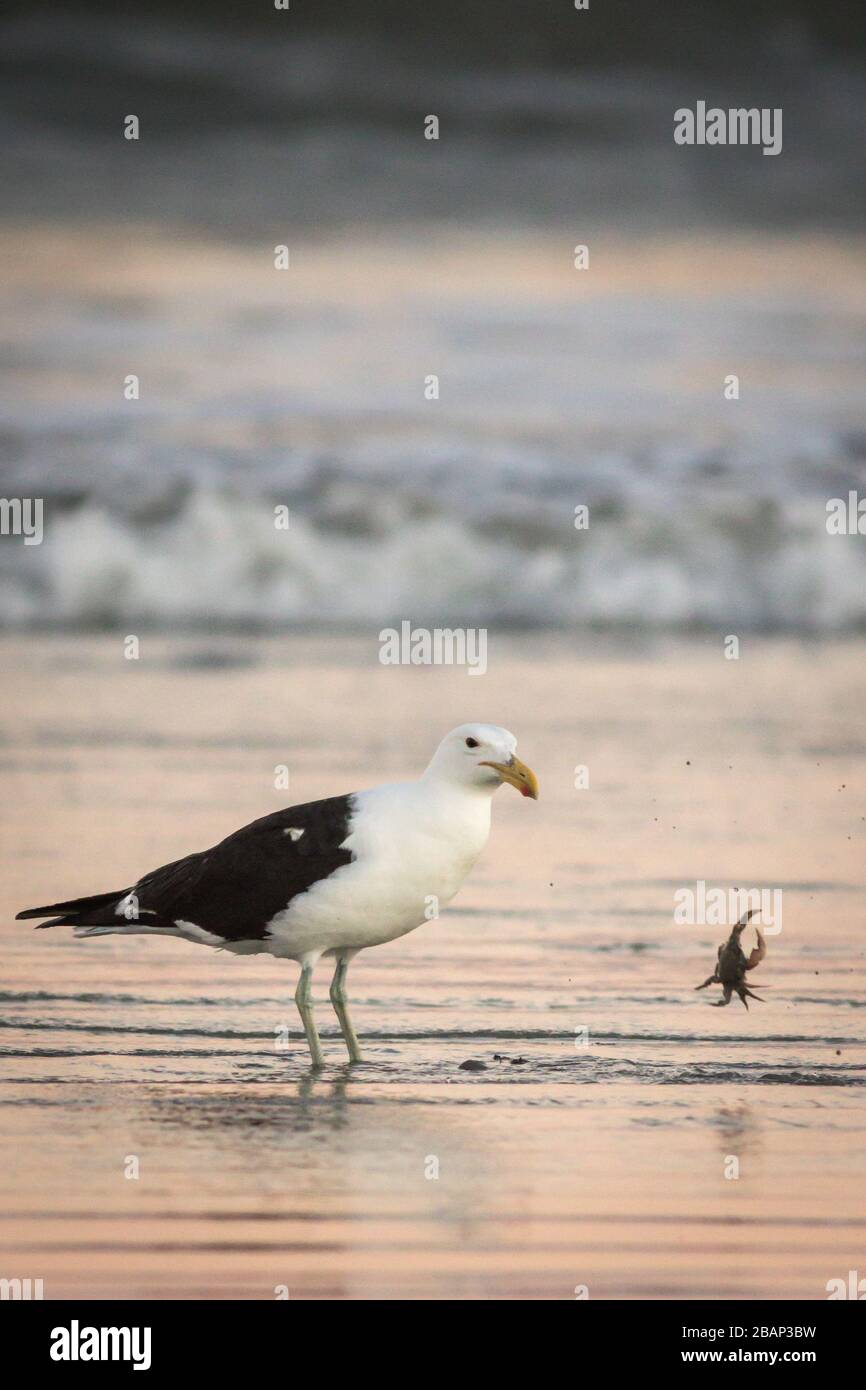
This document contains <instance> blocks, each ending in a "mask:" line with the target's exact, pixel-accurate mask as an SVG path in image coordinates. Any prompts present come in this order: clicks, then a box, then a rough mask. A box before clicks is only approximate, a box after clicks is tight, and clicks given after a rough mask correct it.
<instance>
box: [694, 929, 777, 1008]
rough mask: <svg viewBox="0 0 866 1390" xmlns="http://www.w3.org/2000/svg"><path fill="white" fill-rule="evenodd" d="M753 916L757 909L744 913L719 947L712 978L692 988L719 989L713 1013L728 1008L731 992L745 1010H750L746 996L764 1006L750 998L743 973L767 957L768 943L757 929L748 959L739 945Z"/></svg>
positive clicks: (757, 997)
mask: <svg viewBox="0 0 866 1390" xmlns="http://www.w3.org/2000/svg"><path fill="white" fill-rule="evenodd" d="M756 912H757V909H753V910H752V911H750V912H744V913H743V915H742V917H741V918H740V920H739V922H738V923H737V925H736V926H735V927H734V929H733V931H732V932H731V934H730V936H729V937H728V939H727V941H723V942H722V944H721V946H720V947H719V958H718V961H717V962H716V968H715V970H714V971H713V973H712V975H710V976H709V977H708V978H707V979H706V980H704V983H703V984H702V985H695V989H706V987H707V985H721V986H722V994H723V998H721V999H717V1000H716V1002H715V1004H713V1005H712V1006H711V1007H712V1008H714V1009H723V1008H724V1007H725V1005H726V1004H730V1002H731V995H732V994H733V992H734V990H736V992H737V994H738V995H739V997H740V998H741V999H742V1001H743V1004H744V1005H745V1007H746V1008H747V1009H748V1007H749V1006H748V1004H747V1003H746V995H748V996H749V998H750V999H757V1000H758V1003H759V1004H763V1003H764V1002H765V1001H764V1000H763V999H762V998H761V996H760V995H759V994H753V993H752V991H751V990H750V989H749V987H748V985H747V984H746V971H747V970H754V968H755V966H756V965H760V963H761V961H762V960H763V959H764V956H765V955H766V954H767V943H766V941H765V940H764V938H763V936H762V935H761V929H760V927H758V926H756V927H755V933H756V935H757V938H758V944H757V946H756V947H755V948H754V950H753V951H751V952H750V954H749V955H748V956H747V955H746V953H745V951H744V950H743V948H742V946H741V945H740V937H741V936H742V934H743V932H744V931H745V929H746V927H747V926H748V924H749V919H750V918H751V917H754V916H755V914H756Z"/></svg>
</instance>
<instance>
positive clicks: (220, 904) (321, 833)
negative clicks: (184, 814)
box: [18, 796, 354, 941]
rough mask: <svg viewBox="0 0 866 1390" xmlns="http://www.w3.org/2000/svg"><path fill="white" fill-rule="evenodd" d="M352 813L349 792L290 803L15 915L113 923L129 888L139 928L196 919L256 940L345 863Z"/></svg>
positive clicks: (65, 922) (57, 922) (228, 936)
mask: <svg viewBox="0 0 866 1390" xmlns="http://www.w3.org/2000/svg"><path fill="white" fill-rule="evenodd" d="M353 813H354V798H353V797H352V796H332V797H328V798H327V799H325V800H324V801H308V802H306V803H305V804H304V805H303V806H289V807H287V808H286V810H284V811H275V812H274V813H273V815H270V816H263V817H262V818H261V820H255V821H252V822H251V824H249V825H245V826H244V827H243V829H241V830H236V831H235V833H234V834H233V835H229V836H228V838H227V839H225V840H222V841H221V842H220V843H219V844H218V845H214V847H213V849H207V850H203V851H202V852H201V853H200V854H188V855H187V856H186V858H185V859H176V860H175V861H174V862H173V863H171V864H164V865H163V866H162V868H160V869H154V871H153V873H149V874H145V875H144V877H143V878H140V879H139V881H138V883H136V884H134V886H133V887H132V889H123V890H122V891H120V892H117V893H100V894H97V895H96V896H95V897H90V898H78V899H76V900H74V901H71V902H68V903H55V904H53V906H51V907H46V908H30V909H29V910H28V911H26V912H20V913H19V914H18V916H19V917H28V916H29V917H36V916H47V915H48V914H49V913H50V912H55V911H58V910H60V911H64V912H65V913H66V914H67V915H65V916H63V917H58V918H55V919H54V920H53V921H51V922H44V923H41V925H42V926H48V927H54V926H85V927H90V926H109V925H111V926H117V925H118V921H119V920H120V921H122V919H119V918H118V915H117V910H116V909H117V906H118V904H119V903H120V902H121V901H122V900H123V898H124V897H125V896H126V894H127V893H129V892H131V893H133V894H134V895H135V900H134V902H133V903H132V904H131V905H130V909H129V911H128V912H127V913H126V916H127V917H128V920H130V921H135V920H140V921H141V923H142V925H143V926H148V925H149V926H154V927H156V926H158V927H170V926H173V925H174V923H175V922H179V921H180V922H194V923H195V924H196V925H197V926H199V927H204V929H205V930H206V931H209V932H213V933H214V935H216V936H221V937H223V938H224V939H225V940H226V941H244V940H261V939H262V938H263V937H264V936H265V935H266V928H267V924H268V922H270V921H271V919H272V918H273V917H274V916H275V915H276V914H277V913H278V912H282V911H283V909H284V908H286V907H288V905H289V903H290V902H291V901H292V899H293V898H295V897H297V896H298V894H299V893H304V892H306V890H307V889H308V888H311V887H312V885H313V884H314V883H317V882H318V880H319V879H322V878H327V877H328V876H329V874H332V873H333V872H334V870H335V869H339V868H340V867H341V866H342V865H343V864H349V863H350V862H351V860H352V858H353V856H352V852H351V850H348V849H344V848H343V842H344V841H345V839H346V837H347V836H348V834H349V830H350V823H351V820H352V815H353ZM297 832H300V834H298V833H297Z"/></svg>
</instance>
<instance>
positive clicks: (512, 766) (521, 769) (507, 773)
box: [480, 758, 538, 801]
mask: <svg viewBox="0 0 866 1390" xmlns="http://www.w3.org/2000/svg"><path fill="white" fill-rule="evenodd" d="M480 766H481V767H492V768H493V769H494V771H496V772H498V773H499V776H500V777H501V778H502V780H503V782H508V784H509V786H512V787H516V788H517V790H518V791H519V792H520V795H521V796H531V797H532V800H533V801H537V800H538V778H537V777H536V775H535V773H534V772H533V771H532V768H531V767H527V766H526V763H522V762H521V761H520V759H519V758H512V759H511V761H510V762H507V763H487V762H484V763H481V764H480Z"/></svg>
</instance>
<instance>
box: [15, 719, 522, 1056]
mask: <svg viewBox="0 0 866 1390" xmlns="http://www.w3.org/2000/svg"><path fill="white" fill-rule="evenodd" d="M516 746H517V741H516V739H515V738H514V735H513V734H510V733H509V732H508V731H507V729H500V728H497V727H496V725H494V724H463V725H461V726H460V728H458V729H454V730H452V732H451V733H450V734H448V735H446V737H445V738H444V739H443V740H442V742H441V743H440V745H439V747H438V748H437V749H436V752H435V753H434V755H433V758H432V760H431V762H430V764H429V766H428V767H427V769H426V770H425V771H424V773H423V774H422V775H421V777H420V778H419V779H418V781H416V782H398V783H394V784H391V785H388V786H383V787H375V788H374V789H373V790H372V791H364V792H357V793H350V794H348V795H346V796H333V797H329V798H328V799H327V800H324V801H309V802H306V803H305V804H304V805H302V806H290V807H288V809H286V810H284V811H277V812H275V814H274V815H270V816H264V817H263V818H262V819H261V820H257V821H253V822H252V824H250V825H247V826H244V828H243V829H242V830H238V831H236V832H235V834H234V835H230V836H229V837H228V838H227V839H225V840H223V841H222V842H221V843H220V844H218V845H216V846H215V847H214V848H213V849H209V850H204V851H202V852H201V853H199V854H190V855H188V856H187V857H186V858H185V859H178V860H176V861H175V862H174V863H172V864H166V865H164V867H163V868H161V869H156V870H155V871H154V872H153V873H150V874H145V876H144V877H143V878H141V879H139V881H138V883H136V884H134V885H133V887H132V888H122V889H116V890H115V891H113V892H110V893H98V894H96V895H95V896H93V897H88V898H78V899H75V900H74V901H70V902H61V903H54V904H53V905H52V906H47V907H34V908H28V909H27V911H25V912H19V914H18V916H19V918H32V917H47V916H50V915H51V914H52V913H59V914H60V915H59V916H57V917H55V918H54V919H53V920H52V921H50V922H42V923H40V926H44V927H55V926H73V927H75V928H76V935H77V936H103V935H108V934H111V933H122V934H124V935H132V934H136V933H147V934H149V935H158V936H159V935H161V936H180V937H183V938H185V939H186V940H188V941H196V942H200V943H201V944H203V945H207V946H216V947H220V948H222V949H224V950H228V951H233V952H235V953H238V954H248V953H253V952H260V951H264V952H268V953H270V954H271V955H273V956H285V957H287V958H289V959H290V960H296V961H299V962H300V966H301V976H300V980H299V982H298V988H297V992H296V994H295V1001H296V1003H297V1006H298V1011H299V1012H300V1015H301V1021H302V1022H303V1025H304V1032H305V1033H306V1037H307V1042H308V1044H309V1048H310V1055H311V1057H312V1060H313V1065H314V1066H321V1065H322V1064H323V1062H324V1058H323V1056H322V1049H321V1046H320V1044H319V1035H318V1032H317V1030H316V1022H315V1018H314V1016H313V1006H312V999H311V994H310V983H311V979H312V973H313V969H314V967H315V965H316V962H317V961H318V960H319V958H320V956H333V957H334V958H335V960H336V970H335V972H334V978H333V981H332V984H331V1002H332V1003H333V1005H334V1009H335V1012H336V1014H337V1019H338V1021H339V1024H340V1029H341V1031H342V1034H343V1037H344V1038H345V1041H346V1046H347V1047H348V1049H349V1057H350V1059H351V1060H352V1061H353V1062H357V1061H360V1060H361V1053H360V1049H359V1047H358V1039H357V1037H356V1035H355V1030H354V1028H353V1027H352V1022H351V1019H350V1018H349V1010H348V1005H347V999H346V990H345V983H346V970H347V967H348V963H349V961H350V960H351V959H352V957H353V956H354V955H356V954H357V952H358V951H361V950H364V948H365V947H367V946H377V945H380V944H381V943H382V942H385V941H393V940H394V939H395V938H396V937H398V936H404V935H405V934H406V932H410V931H412V930H414V928H415V927H418V926H421V924H422V923H423V922H425V921H427V920H429V919H430V918H431V917H435V916H436V914H437V913H438V910H439V908H440V907H441V906H443V905H444V904H445V903H447V902H449V901H450V899H451V898H453V896H454V894H455V893H456V892H457V890H458V888H459V887H460V885H461V884H462V882H463V880H464V878H465V877H466V875H467V874H468V872H469V870H470V869H471V868H472V865H473V864H474V863H475V861H476V859H477V858H478V856H479V854H480V853H481V851H482V849H483V848H484V846H485V844H486V843H487V837H488V835H489V833H490V803H491V797H492V794H493V792H495V791H496V789H497V787H498V786H500V784H501V783H502V782H508V783H510V784H511V786H513V787H516V788H517V789H518V790H519V791H520V792H522V794H523V795H524V796H531V797H533V798H536V797H537V796H538V783H537V782H536V780H535V775H534V773H533V772H531V771H530V769H529V768H528V767H526V766H525V764H524V763H522V762H520V760H519V758H517V757H516V756H515V748H516Z"/></svg>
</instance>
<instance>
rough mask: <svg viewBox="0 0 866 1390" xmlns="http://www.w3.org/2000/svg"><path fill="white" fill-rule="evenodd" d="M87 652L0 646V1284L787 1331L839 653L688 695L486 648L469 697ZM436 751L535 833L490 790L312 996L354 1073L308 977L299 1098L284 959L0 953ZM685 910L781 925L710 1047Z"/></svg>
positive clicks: (203, 640)
mask: <svg viewBox="0 0 866 1390" xmlns="http://www.w3.org/2000/svg"><path fill="white" fill-rule="evenodd" d="M123 635H124V634H123V633H121V631H120V630H118V631H117V632H106V633H103V634H100V635H93V634H91V635H74V636H73V635H62V634H54V635H49V634H44V635H42V636H39V635H36V636H26V637H25V636H23V635H18V636H14V637H13V636H6V637H4V638H3V639H2V641H0V648H2V659H3V662H4V668H5V670H6V671H7V673H8V675H7V680H6V688H5V699H4V708H3V715H2V736H3V750H2V752H3V764H4V770H5V781H6V787H7V795H6V797H5V798H4V803H3V807H2V834H3V844H4V850H5V854H4V859H5V863H6V872H5V874H4V879H3V883H2V889H0V892H2V916H0V932H2V950H3V958H4V982H3V987H2V992H0V998H2V1008H0V1054H2V1058H0V1153H2V1162H0V1171H2V1178H0V1184H2V1196H0V1210H2V1217H0V1275H2V1276H4V1277H9V1278H12V1277H20V1278H25V1277H29V1278H33V1279H36V1278H41V1279H42V1280H43V1281H44V1296H45V1297H46V1298H62V1297H84V1298H100V1297H103V1298H104V1297H119V1298H130V1299H131V1298H217V1299H229V1298H248V1299H272V1298H275V1297H277V1298H279V1297H289V1298H302V1299H316V1298H345V1297H350V1298H361V1299H366V1298H379V1297H384V1298H430V1299H477V1298H497V1299H498V1298H503V1299H525V1298H530V1299H531V1298H553V1299H559V1298H567V1299H568V1298H584V1297H589V1298H590V1299H593V1298H624V1299H628V1298H659V1299H667V1298H701V1299H738V1298H771V1299H788V1298H805V1299H821V1298H826V1297H827V1284H828V1281H829V1280H831V1279H834V1278H843V1279H844V1278H847V1275H848V1271H849V1269H852V1268H853V1269H856V1268H858V1267H859V1268H862V1261H863V1249H864V1234H866V1218H864V1216H863V1212H864V1196H866V1191H864V1189H866V1180H864V1176H863V1171H862V1162H861V1161H860V1155H861V1154H862V1147H863V1135H864V1129H866V1111H864V1097H866V1091H864V1079H866V1047H864V1039H863V1027H862V1019H863V1008H864V1004H866V976H864V925H866V924H864V917H866V902H864V894H863V890H862V887H861V886H860V880H861V878H862V856H863V839H864V832H866V820H864V815H863V811H864V807H863V799H862V786H863V770H864V759H866V744H864V742H863V737H862V709H863V702H864V695H866V688H864V687H866V667H864V662H863V646H862V641H861V640H860V639H857V638H850V639H847V640H835V641H823V642H819V641H814V642H801V641H794V640H790V639H786V638H783V637H776V638H772V637H769V636H764V635H759V634H753V635H750V636H748V637H746V638H744V640H743V641H742V644H741V649H740V656H739V659H738V660H736V661H730V660H726V659H725V657H724V646H723V640H722V637H721V635H716V634H713V633H704V634H701V635H692V636H685V635H681V636H679V637H672V636H660V637H657V638H656V637H652V636H650V635H648V634H647V633H645V632H644V633H634V634H632V635H631V636H621V637H619V638H611V637H607V638H602V637H601V636H600V635H598V634H592V633H589V632H586V631H582V632H581V631H577V632H571V633H568V634H564V633H559V634H545V633H539V632H536V633H524V634H521V633H520V632H516V631H512V632H497V631H496V630H493V631H491V633H490V637H489V649H488V670H487V672H486V674H485V675H484V676H483V678H481V677H478V678H473V677H470V676H469V675H468V672H467V671H466V670H465V669H454V668H451V669H448V668H441V667H440V668H412V667H391V666H383V665H381V663H380V662H379V660H378V651H379V648H378V642H377V633H376V632H375V631H373V630H372V629H371V631H370V633H369V635H368V636H364V635H363V634H362V633H356V634H354V635H351V636H348V635H343V636H340V635H338V634H333V635H331V636H329V637H310V636H304V635H299V634H290V633H285V634H283V635H270V636H267V637H264V636H262V637H256V636H247V637H243V636H241V635H227V634H223V635H222V636H213V635H211V636H208V635H206V634H203V633H197V634H193V633H190V634H186V635H184V634H179V635H176V636H174V637H171V638H168V637H165V636H158V635H148V633H147V631H143V632H142V633H141V635H140V655H139V658H138V660H134V661H130V660H127V659H125V657H124V643H123ZM476 718H477V719H485V720H492V721H496V722H498V723H501V724H503V725H505V726H506V727H508V728H510V729H512V730H513V731H514V732H515V734H516V735H517V736H518V739H519V752H520V755H521V757H522V758H524V760H525V761H526V762H528V763H529V764H530V766H532V767H533V768H534V769H535V771H536V773H537V775H538V777H539V781H540V785H541V799H540V800H539V802H538V803H537V804H535V803H530V802H527V801H524V800H523V799H521V798H519V797H517V796H516V795H514V793H513V792H511V791H510V790H509V789H508V788H503V789H502V790H501V791H500V792H499V793H497V797H496V803H495V807H494V826H493V833H492V835H491V840H490V844H489V846H488V848H487V850H486V851H485V853H484V855H483V857H482V859H481V861H480V862H479V864H478V865H477V866H476V868H475V870H474V871H473V872H472V874H471V875H470V877H469V880H468V882H467V883H466V884H465V886H464V888H463V890H462V891H461V892H460V894H459V895H458V897H457V898H456V899H455V901H454V903H453V904H452V905H451V907H449V908H448V909H447V910H446V911H445V912H444V913H443V915H442V917H441V919H440V920H438V921H435V922H431V923H429V924H427V925H426V926H425V927H423V928H420V929H419V930H418V931H416V932H414V933H412V934H411V935H410V936H408V937H405V938H403V939H402V940H399V941H396V942H393V943H390V944H389V945H387V946H384V947H380V948H377V949H375V950H371V951H369V952H367V953H363V954H362V955H361V956H360V957H358V959H357V960H356V961H355V962H354V963H353V966H352V969H351V971H350V975H349V991H350V998H351V1000H352V1003H353V1012H354V1016H355V1021H356V1025H357V1027H358V1031H359V1033H360V1035H361V1039H362V1044H363V1045H364V1050H365V1054H366V1060H365V1062H364V1063H362V1064H361V1065H359V1066H357V1067H354V1068H349V1067H348V1066H347V1065H345V1050H344V1048H343V1045H342V1043H341V1041H340V1039H339V1037H338V1036H335V1034H336V1027H335V1023H334V1021H333V1016H332V1014H331V1011H330V1007H329V1004H328V1000H327V983H328V976H327V971H326V967H325V965H324V963H323V967H322V970H321V971H320V972H319V973H317V976H316V986H315V991H314V993H315V998H316V1003H317V1014H318V1019H319V1025H320V1028H321V1031H322V1034H323V1044H324V1048H325V1052H326V1056H327V1066H326V1068H325V1070H324V1072H323V1073H322V1074H321V1075H313V1074H311V1073H310V1070H309V1067H308V1057H307V1053H306V1048H305V1046H304V1043H303V1039H302V1037H301V1035H300V1028H299V1023H298V1019H297V1015H296V1012H295V1009H294V1005H293V1002H292V996H293V993H294V988H295V970H294V967H292V966H291V965H288V964H286V963H285V962H279V961H276V960H273V959H271V958H267V957H248V958H236V957H229V956H228V955H226V954H224V953H220V952H214V951H210V950H207V949H204V948H201V947H198V946H193V945H190V944H187V943H184V942H176V941H170V940H168V941H167V940H159V939H150V940H147V939H143V938H130V939H122V938H119V937H109V938H106V939H104V940H90V941H81V940H74V939H73V938H72V936H71V933H70V932H69V931H68V930H67V929H62V928H58V929H53V930H51V931H47V932H34V931H33V930H32V927H31V924H30V923H15V922H13V920H12V919H13V917H14V913H15V912H16V911H17V910H20V909H21V908H22V907H25V906H30V905H33V904H34V903H41V902H47V901H53V900H56V899H58V898H64V897H73V896H75V895H77V894H82V893H86V892H97V891H101V890H107V889H111V888H115V887H116V888H118V889H119V888H122V887H124V886H127V885H128V884H129V883H131V882H132V881H133V880H134V879H135V878H136V877H137V876H138V875H139V874H141V873H142V872H143V871H145V870H147V869H151V868H153V867H155V866H156V865H157V864H160V863H163V862H166V861H168V860H171V859H175V858H177V857H178V856H180V855H182V854H185V853H188V852H190V851H192V850H196V849H201V848H204V847H206V846H207V845H209V844H212V843H214V842H216V841H217V840H219V839H221V838H222V837H223V836H224V835H226V834H228V833H229V832H231V831H232V830H234V829H236V828H237V827H238V826H239V825H241V824H243V823H245V822H246V821H248V820H251V819H253V818H255V817H256V816H259V815H264V814H267V813H268V812H269V811H272V810H275V809H277V808H278V807H279V806H280V805H285V804H291V803H292V802H300V801H306V800H309V799H312V798H315V797H320V796H328V795H332V794H336V793H339V792H343V791H347V790H350V789H356V788H358V789H359V788H362V787H365V786H369V785H373V784H375V783H376V782H379V781H387V780H397V779H400V778H402V777H409V776H414V775H417V773H418V772H419V771H420V770H421V768H422V767H423V765H424V763H425V762H426V760H427V758H428V757H429V756H430V753H431V752H432V749H433V747H434V746H435V744H436V743H437V742H438V739H439V738H440V737H441V735H442V734H443V733H444V732H446V731H447V730H448V729H449V728H450V727H452V726H453V725H455V724H457V723H460V722H463V721H465V720H468V719H476ZM281 765H284V766H286V767H287V768H288V769H289V790H288V792H286V791H283V790H281V791H277V790H276V789H275V786H274V777H275V769H276V768H277V767H278V766H281ZM578 768H583V769H585V770H586V771H585V773H584V774H583V775H582V776H580V777H578V774H577V771H576V770H577V769H578ZM587 777H588V783H589V785H588V786H582V787H581V788H580V789H578V787H576V785H575V782H576V780H578V781H583V782H585V781H586V780H587ZM699 882H704V883H705V884H707V885H713V886H719V887H721V888H725V889H728V888H730V887H734V886H738V887H750V888H752V887H753V888H767V889H778V890H780V891H781V903H782V909H783V910H782V916H781V922H780V924H779V925H781V930H779V931H775V932H774V933H773V934H768V936H767V944H768V955H767V958H766V960H765V961H764V962H762V964H761V965H760V967H759V968H758V969H757V970H756V971H755V972H754V975H753V976H752V977H750V981H751V984H752V988H753V989H754V990H755V992H756V993H757V994H759V995H761V996H762V997H763V999H764V1001H765V1002H763V1003H758V1002H754V1001H752V1003H751V1008H750V1009H749V1011H748V1012H747V1011H746V1010H745V1009H743V1008H742V1006H741V1005H740V1003H739V1002H738V1001H737V1000H736V999H735V1000H734V1002H733V1004H732V1005H731V1006H730V1007H729V1008H727V1009H721V1010H716V1009H713V1010H712V1011H711V1010H710V1008H709V1005H710V1003H711V1002H713V999H714V997H715V995H716V994H717V992H718V991H717V989H716V990H713V989H708V990H706V991H704V992H702V993H696V992H695V986H696V985H698V984H700V983H701V982H702V981H703V980H704V979H705V978H706V977H707V975H708V974H710V972H711V970H712V968H713V965H714V962H715V953H716V947H717V946H718V944H719V942H720V941H721V940H722V939H723V937H724V936H726V935H727V931H726V930H725V929H724V928H720V927H719V926H717V925H707V924H703V925H700V924H699V925H683V924H680V923H678V922H676V921H675V919H674V895H675V893H676V892H677V891H678V890H680V889H683V888H686V889H687V888H689V887H692V888H694V887H695V885H696V884H698V883H699ZM764 978H766V981H767V985H766V986H764ZM468 1060H473V1061H476V1062H479V1063H482V1064H483V1068H482V1069H478V1070H472V1071H469V1070H465V1069H462V1068H461V1064H462V1063H463V1062H465V1061H468ZM732 1159H734V1160H736V1162H735V1163H733V1164H732V1162H731V1160H732ZM734 1170H737V1171H738V1176H733V1175H732V1174H733V1172H734ZM135 1173H137V1176H134V1174H135Z"/></svg>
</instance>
